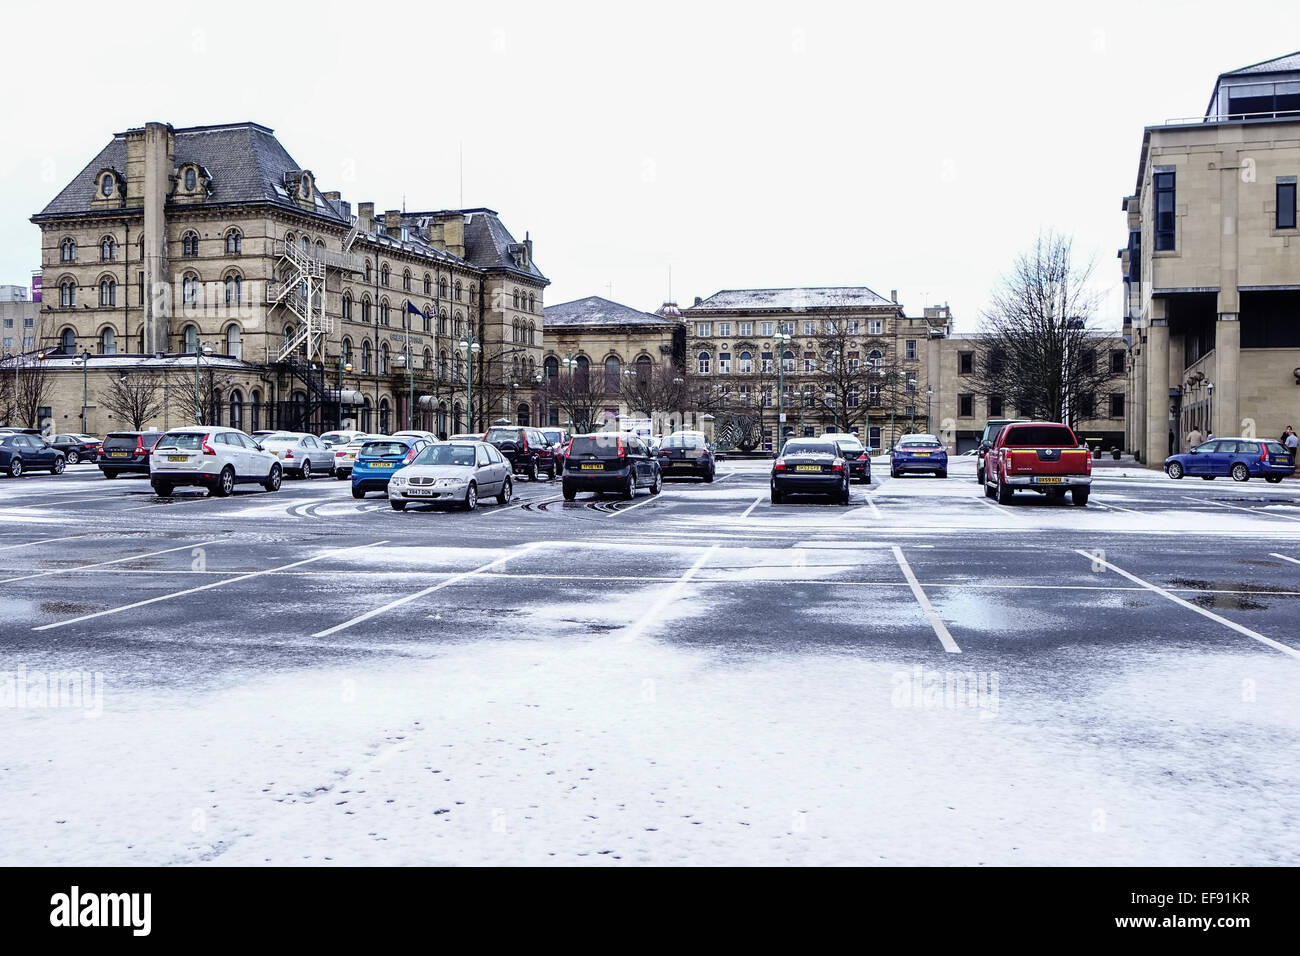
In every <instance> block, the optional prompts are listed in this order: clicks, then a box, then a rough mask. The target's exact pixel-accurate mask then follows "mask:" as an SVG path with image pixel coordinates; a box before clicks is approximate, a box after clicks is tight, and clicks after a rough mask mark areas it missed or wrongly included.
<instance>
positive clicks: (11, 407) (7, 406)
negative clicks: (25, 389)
mask: <svg viewBox="0 0 1300 956" xmlns="http://www.w3.org/2000/svg"><path fill="white" fill-rule="evenodd" d="M5 360H6V361H5V362H4V363H3V364H0V422H4V423H5V424H6V425H12V424H14V421H15V419H16V411H17V402H18V357H17V356H10V355H8V354H6V355H5Z"/></svg>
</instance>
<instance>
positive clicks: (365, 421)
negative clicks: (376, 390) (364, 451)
mask: <svg viewBox="0 0 1300 956" xmlns="http://www.w3.org/2000/svg"><path fill="white" fill-rule="evenodd" d="M361 430H362V431H363V432H368V431H370V396H369V395H367V396H365V397H364V398H363V399H362V400H361Z"/></svg>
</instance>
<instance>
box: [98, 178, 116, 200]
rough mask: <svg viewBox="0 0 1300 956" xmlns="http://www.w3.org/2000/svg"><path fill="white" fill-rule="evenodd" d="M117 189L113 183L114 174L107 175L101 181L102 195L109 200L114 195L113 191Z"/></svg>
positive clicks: (100, 190) (100, 189)
mask: <svg viewBox="0 0 1300 956" xmlns="http://www.w3.org/2000/svg"><path fill="white" fill-rule="evenodd" d="M116 188H117V184H116V183H115V182H114V181H113V174H112V173H105V174H104V178H103V179H101V180H100V183H99V193H100V195H101V196H103V197H104V198H105V199H107V198H108V197H109V196H111V195H113V191H114V190H115V189H116Z"/></svg>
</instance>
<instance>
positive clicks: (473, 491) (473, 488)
mask: <svg viewBox="0 0 1300 956" xmlns="http://www.w3.org/2000/svg"><path fill="white" fill-rule="evenodd" d="M477 507H478V485H476V484H474V482H472V481H471V482H470V483H469V487H468V488H466V489H465V510H466V511H473V510H474V509H475V508H477Z"/></svg>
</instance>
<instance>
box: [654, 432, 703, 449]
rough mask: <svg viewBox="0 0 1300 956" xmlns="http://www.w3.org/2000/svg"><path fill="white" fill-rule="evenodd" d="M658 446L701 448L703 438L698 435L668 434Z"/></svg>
mask: <svg viewBox="0 0 1300 956" xmlns="http://www.w3.org/2000/svg"><path fill="white" fill-rule="evenodd" d="M659 447H660V448H703V447H704V439H703V438H701V437H700V436H699V435H669V436H668V437H667V438H665V439H664V440H663V443H662V444H661V445H660V446H659Z"/></svg>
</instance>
